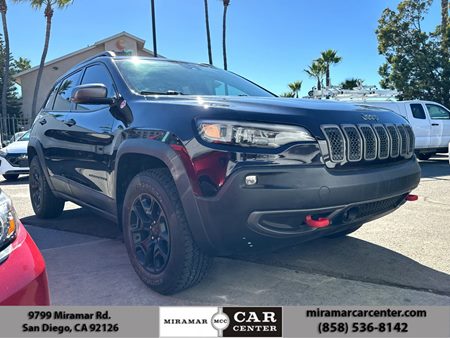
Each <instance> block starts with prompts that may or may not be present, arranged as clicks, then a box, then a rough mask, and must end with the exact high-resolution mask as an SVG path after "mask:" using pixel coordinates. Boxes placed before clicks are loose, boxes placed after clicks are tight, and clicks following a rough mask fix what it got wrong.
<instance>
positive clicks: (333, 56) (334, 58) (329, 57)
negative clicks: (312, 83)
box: [319, 49, 342, 87]
mask: <svg viewBox="0 0 450 338" xmlns="http://www.w3.org/2000/svg"><path fill="white" fill-rule="evenodd" d="M320 54H321V56H320V59H319V61H320V62H322V63H323V64H324V66H325V74H326V80H325V84H326V86H327V87H330V86H331V79H330V66H331V65H332V64H337V63H339V62H341V61H342V58H341V57H340V56H338V55H337V51H335V50H332V49H328V50H326V51H323V52H322V53H320Z"/></svg>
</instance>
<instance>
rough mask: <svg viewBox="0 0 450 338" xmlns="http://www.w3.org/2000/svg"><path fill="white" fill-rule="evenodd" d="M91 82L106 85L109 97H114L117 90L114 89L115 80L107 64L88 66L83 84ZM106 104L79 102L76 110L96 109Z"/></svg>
mask: <svg viewBox="0 0 450 338" xmlns="http://www.w3.org/2000/svg"><path fill="white" fill-rule="evenodd" d="M89 83H101V84H104V85H105V86H106V89H107V94H106V95H107V97H114V96H115V95H116V92H115V90H114V85H113V80H112V78H111V75H110V74H109V72H108V70H107V69H106V67H105V66H103V65H101V64H98V65H94V66H90V67H88V68H86V71H85V72H84V75H83V80H82V81H81V84H89ZM105 106H106V105H98V104H94V105H91V104H77V107H76V110H79V111H83V110H95V109H100V108H103V107H105Z"/></svg>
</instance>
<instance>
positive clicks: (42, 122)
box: [39, 119, 47, 126]
mask: <svg viewBox="0 0 450 338" xmlns="http://www.w3.org/2000/svg"><path fill="white" fill-rule="evenodd" d="M39 123H40V124H41V126H43V125H44V124H46V123H47V120H46V119H41V120H40V121H39Z"/></svg>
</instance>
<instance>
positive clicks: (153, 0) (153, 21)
mask: <svg viewBox="0 0 450 338" xmlns="http://www.w3.org/2000/svg"><path fill="white" fill-rule="evenodd" d="M151 7H152V31H153V55H154V56H155V57H158V48H157V47H156V21H155V0H151Z"/></svg>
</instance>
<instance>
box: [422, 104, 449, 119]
mask: <svg viewBox="0 0 450 338" xmlns="http://www.w3.org/2000/svg"><path fill="white" fill-rule="evenodd" d="M427 109H428V113H430V118H432V119H433V120H449V119H450V112H449V111H448V110H447V109H445V108H443V107H441V106H437V105H435V104H427Z"/></svg>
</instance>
